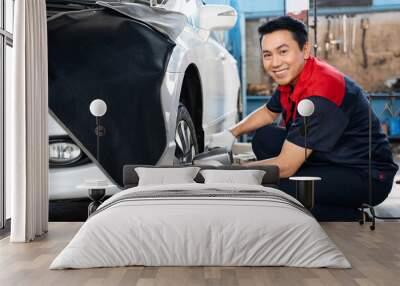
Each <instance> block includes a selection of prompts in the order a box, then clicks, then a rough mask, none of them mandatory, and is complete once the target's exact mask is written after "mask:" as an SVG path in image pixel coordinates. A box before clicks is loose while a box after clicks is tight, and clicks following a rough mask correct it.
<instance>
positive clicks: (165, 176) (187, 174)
mask: <svg viewBox="0 0 400 286" xmlns="http://www.w3.org/2000/svg"><path fill="white" fill-rule="evenodd" d="M199 170H200V168H199V167H184V168H179V167H178V168H146V167H137V168H135V171H136V173H137V174H138V177H139V184H138V186H150V185H166V184H187V183H196V182H195V181H194V180H193V179H194V178H195V177H196V175H197V173H198V172H199Z"/></svg>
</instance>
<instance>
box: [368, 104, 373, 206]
mask: <svg viewBox="0 0 400 286" xmlns="http://www.w3.org/2000/svg"><path fill="white" fill-rule="evenodd" d="M368 103H369V109H368V112H369V114H368V193H369V204H370V205H371V206H372V162H371V161H372V106H371V97H369V98H368Z"/></svg>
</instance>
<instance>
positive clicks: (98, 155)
mask: <svg viewBox="0 0 400 286" xmlns="http://www.w3.org/2000/svg"><path fill="white" fill-rule="evenodd" d="M99 132H100V117H98V116H96V139H97V142H96V143H97V148H96V149H97V150H96V151H97V154H96V155H97V156H96V157H97V162H98V163H100V135H99Z"/></svg>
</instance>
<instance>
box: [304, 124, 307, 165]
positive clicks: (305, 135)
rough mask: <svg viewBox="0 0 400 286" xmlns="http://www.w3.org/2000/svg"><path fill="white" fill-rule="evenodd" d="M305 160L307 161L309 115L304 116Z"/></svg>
mask: <svg viewBox="0 0 400 286" xmlns="http://www.w3.org/2000/svg"><path fill="white" fill-rule="evenodd" d="M304 162H307V116H304Z"/></svg>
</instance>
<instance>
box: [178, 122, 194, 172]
mask: <svg viewBox="0 0 400 286" xmlns="http://www.w3.org/2000/svg"><path fill="white" fill-rule="evenodd" d="M175 144H176V149H175V159H176V161H177V162H176V163H178V164H186V163H191V162H192V160H193V158H194V156H195V155H196V147H195V145H194V140H193V137H192V132H191V131H190V127H189V125H188V124H187V122H186V121H184V120H181V121H179V122H178V124H177V125H176V131H175Z"/></svg>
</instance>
